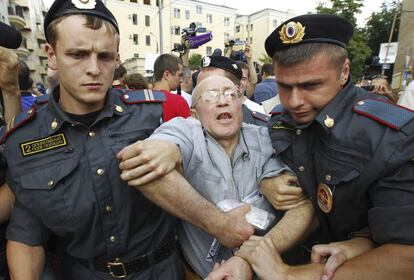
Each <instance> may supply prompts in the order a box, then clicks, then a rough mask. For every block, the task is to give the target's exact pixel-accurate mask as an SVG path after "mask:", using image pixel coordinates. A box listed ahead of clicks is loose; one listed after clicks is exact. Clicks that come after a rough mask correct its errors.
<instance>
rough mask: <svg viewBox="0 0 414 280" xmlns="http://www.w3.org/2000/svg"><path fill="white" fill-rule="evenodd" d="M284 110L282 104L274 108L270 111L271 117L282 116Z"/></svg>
mask: <svg viewBox="0 0 414 280" xmlns="http://www.w3.org/2000/svg"><path fill="white" fill-rule="evenodd" d="M284 110H285V109H284V107H283V105H282V104H279V105H276V107H275V108H273V109H272V111H270V115H271V116H273V115H280V114H282V113H283V111H284Z"/></svg>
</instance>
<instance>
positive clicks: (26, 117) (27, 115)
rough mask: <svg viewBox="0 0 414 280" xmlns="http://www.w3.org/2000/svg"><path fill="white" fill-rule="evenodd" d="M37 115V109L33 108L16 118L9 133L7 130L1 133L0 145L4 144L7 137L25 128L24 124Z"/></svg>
mask: <svg viewBox="0 0 414 280" xmlns="http://www.w3.org/2000/svg"><path fill="white" fill-rule="evenodd" d="M35 115H36V108H35V107H32V108H30V109H29V110H27V111H26V112H23V113H20V114H19V115H17V117H15V118H14V121H13V125H12V127H10V128H9V129H8V130H7V131H6V128H4V130H2V132H1V138H0V144H2V143H4V141H5V140H6V139H7V137H8V136H9V135H10V134H12V133H13V132H14V131H16V130H17V129H18V128H19V127H21V126H23V125H24V124H26V123H28V122H29V121H30V120H31V119H33V118H34V117H35Z"/></svg>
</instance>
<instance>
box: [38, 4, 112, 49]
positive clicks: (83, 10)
mask: <svg viewBox="0 0 414 280" xmlns="http://www.w3.org/2000/svg"><path fill="white" fill-rule="evenodd" d="M79 14H82V15H90V16H95V17H99V18H101V19H103V20H106V21H109V22H110V23H111V24H112V25H113V26H114V27H115V29H116V30H117V31H118V33H119V27H118V23H117V21H116V19H115V17H114V15H113V14H112V13H111V12H110V11H109V10H108V8H107V7H105V4H104V3H102V1H101V0H55V2H53V4H52V6H51V7H50V9H49V11H48V12H47V14H46V16H45V20H44V29H45V34H46V40H48V41H49V39H48V38H47V32H46V31H47V27H48V26H49V24H50V23H51V22H52V21H53V20H55V19H57V18H58V17H61V16H64V15H79Z"/></svg>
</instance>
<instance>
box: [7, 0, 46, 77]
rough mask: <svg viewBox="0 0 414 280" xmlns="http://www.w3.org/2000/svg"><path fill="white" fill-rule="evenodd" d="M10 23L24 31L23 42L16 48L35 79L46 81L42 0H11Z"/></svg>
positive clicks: (9, 9) (9, 2)
mask: <svg viewBox="0 0 414 280" xmlns="http://www.w3.org/2000/svg"><path fill="white" fill-rule="evenodd" d="M7 12H8V19H9V23H10V24H11V25H12V26H14V27H15V28H16V29H18V30H19V31H20V32H21V33H22V37H23V40H22V44H21V46H20V48H18V49H17V50H16V53H17V55H18V56H19V58H21V59H23V60H24V61H25V62H26V63H27V65H28V67H29V69H30V72H31V77H32V78H33V80H34V81H40V82H42V83H44V84H45V83H46V66H47V56H46V54H45V52H44V51H43V45H44V43H46V39H45V35H44V32H43V18H44V15H45V14H46V8H45V6H44V5H43V2H42V1H40V0H9V1H8V5H7Z"/></svg>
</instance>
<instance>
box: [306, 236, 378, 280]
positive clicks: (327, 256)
mask: <svg viewBox="0 0 414 280" xmlns="http://www.w3.org/2000/svg"><path fill="white" fill-rule="evenodd" d="M373 248H374V243H373V242H372V241H371V240H370V239H368V238H364V237H355V238H353V239H350V240H346V241H341V242H334V243H329V244H320V245H315V246H313V248H312V255H311V259H312V262H313V263H321V264H325V266H324V269H323V275H324V277H325V278H323V279H324V280H329V279H332V277H333V275H334V273H335V270H336V269H337V268H338V267H340V266H341V265H342V264H343V263H344V262H346V261H347V260H349V259H351V258H353V257H355V256H358V255H360V254H362V253H365V252H367V251H369V250H371V249H373Z"/></svg>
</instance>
